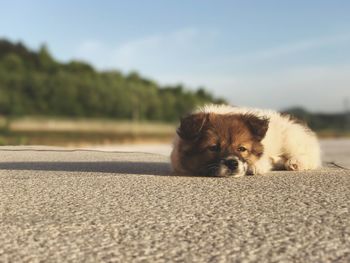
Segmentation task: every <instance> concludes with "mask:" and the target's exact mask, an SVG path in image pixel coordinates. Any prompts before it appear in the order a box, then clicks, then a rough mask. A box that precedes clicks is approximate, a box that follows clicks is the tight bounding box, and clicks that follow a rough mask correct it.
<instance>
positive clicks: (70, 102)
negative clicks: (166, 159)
mask: <svg viewBox="0 0 350 263" xmlns="http://www.w3.org/2000/svg"><path fill="white" fill-rule="evenodd" d="M224 102H225V101H224V100H223V99H220V98H216V97H214V96H213V95H212V94H210V93H209V92H207V91H206V90H205V89H204V88H199V89H197V90H194V91H193V90H189V89H186V88H185V87H183V86H182V85H173V86H161V85H159V84H157V83H156V82H155V81H152V80H150V79H147V78H144V77H142V76H140V75H139V74H138V73H136V72H132V73H129V74H122V73H121V72H119V71H117V70H110V71H97V70H95V69H94V68H93V67H92V66H91V65H89V64H88V63H85V62H82V61H70V62H68V63H61V62H59V61H57V60H55V59H54V58H53V56H52V55H51V54H50V52H49V51H48V48H47V47H46V46H45V45H43V46H41V47H40V49H39V50H37V51H33V50H30V49H28V48H27V47H26V46H25V45H23V44H22V43H20V42H19V43H12V42H10V41H8V40H5V39H0V115H3V116H9V117H12V116H15V117H16V116H24V115H44V116H64V117H94V118H99V117H100V118H115V119H128V120H155V121H174V120H177V119H178V118H179V117H180V116H181V115H183V114H185V113H187V112H188V111H190V110H191V109H193V108H194V107H195V106H198V105H202V104H205V103H224Z"/></svg>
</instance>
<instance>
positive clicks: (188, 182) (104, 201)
mask: <svg viewBox="0 0 350 263" xmlns="http://www.w3.org/2000/svg"><path fill="white" fill-rule="evenodd" d="M322 145H323V147H324V152H325V153H324V158H325V161H326V162H327V164H326V166H327V167H325V168H323V169H320V170H317V171H312V172H304V173H294V172H273V173H270V174H268V175H265V176H249V177H240V178H208V177H185V176H169V175H170V170H169V164H168V157H166V156H164V155H159V154H150V153H125V152H124V153H123V152H101V151H86V150H85V151H83V150H81V151H70V150H60V149H56V150H55V149H52V148H45V147H32V148H28V147H26V148H24V147H0V155H1V158H0V216H1V218H0V219H1V222H0V262H350V171H349V170H347V169H346V168H350V150H349V149H350V147H348V146H349V141H344V142H339V141H326V142H323V144H322ZM337 160H339V163H337ZM333 162H334V163H333ZM339 166H341V167H343V168H340V167H339Z"/></svg>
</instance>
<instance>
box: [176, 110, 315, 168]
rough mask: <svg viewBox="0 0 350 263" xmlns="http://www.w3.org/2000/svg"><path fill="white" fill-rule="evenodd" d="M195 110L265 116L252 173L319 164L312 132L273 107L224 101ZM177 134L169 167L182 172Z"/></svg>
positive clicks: (311, 166)
mask: <svg viewBox="0 0 350 263" xmlns="http://www.w3.org/2000/svg"><path fill="white" fill-rule="evenodd" d="M195 112H205V113H216V114H254V115H255V116H257V117H260V118H268V119H269V120H270V122H269V128H268V130H267V132H266V135H265V137H264V139H263V140H262V144H263V146H264V153H263V155H262V157H261V158H260V159H259V160H258V161H257V162H256V163H255V164H254V167H250V169H251V170H252V172H253V173H254V174H265V173H267V172H268V171H270V170H273V169H281V168H284V169H287V170H311V169H316V168H318V167H320V166H321V157H320V156H321V152H320V146H319V142H318V140H317V137H316V135H315V133H313V132H312V131H311V130H309V129H307V128H306V127H304V126H302V125H300V124H298V123H295V122H293V121H291V120H290V119H289V118H288V117H285V116H281V114H280V113H278V112H276V111H273V110H262V109H254V108H244V107H232V106H227V105H206V106H204V107H201V108H199V109H198V110H196V111H195ZM178 144H179V137H178V136H176V137H175V140H174V147H173V151H172V153H171V162H172V166H173V169H174V170H175V171H177V172H184V171H183V169H182V168H181V167H180V163H179V156H178V154H179V153H178Z"/></svg>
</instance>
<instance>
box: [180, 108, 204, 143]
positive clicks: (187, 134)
mask: <svg viewBox="0 0 350 263" xmlns="http://www.w3.org/2000/svg"><path fill="white" fill-rule="evenodd" d="M208 117H209V114H207V113H202V112H201V113H194V114H190V115H187V116H185V117H183V118H182V119H181V123H180V127H179V128H178V129H177V130H176V132H177V134H178V135H179V136H180V138H181V139H184V140H194V139H196V138H198V136H199V135H200V133H201V131H202V129H203V127H204V125H205V123H206V122H207V121H208Z"/></svg>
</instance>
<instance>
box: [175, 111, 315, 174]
mask: <svg viewBox="0 0 350 263" xmlns="http://www.w3.org/2000/svg"><path fill="white" fill-rule="evenodd" d="M203 116H207V117H206V122H204V124H203V123H200V118H201V117H203ZM191 118H197V119H199V120H197V122H198V121H199V122H198V123H200V125H202V126H203V127H200V128H201V130H200V133H199V134H195V136H196V137H194V138H187V137H186V134H183V133H181V132H185V133H186V132H188V133H190V131H191V130H188V127H187V130H186V127H185V128H183V129H182V130H183V131H181V127H180V128H179V131H178V134H177V135H176V136H175V139H174V147H173V151H172V153H171V163H172V167H173V169H174V171H175V173H179V174H193V175H196V174H198V175H216V176H226V175H235V176H239V175H244V174H265V173H267V172H268V171H270V170H280V169H286V170H293V171H300V170H310V169H316V168H317V167H319V166H320V165H321V159H320V148H319V143H318V140H317V137H316V136H315V134H314V133H313V132H312V131H311V130H310V129H309V128H307V127H306V126H303V125H301V124H299V123H297V122H295V121H294V120H293V119H291V118H290V117H289V116H285V115H281V114H280V113H278V112H276V111H272V110H260V109H252V108H242V107H231V106H226V105H207V106H204V107H202V108H199V109H197V110H196V111H195V112H194V113H193V114H192V115H191V116H190V118H189V120H187V122H188V123H187V124H186V120H185V121H184V122H183V123H182V124H183V126H186V125H187V126H188V125H192V124H193V123H195V121H193V120H192V119H191ZM247 118H248V119H247ZM249 118H251V119H252V120H253V121H255V127H254V129H259V127H256V123H258V124H259V122H256V121H257V120H261V125H264V122H263V121H265V122H266V121H267V125H268V126H267V127H266V129H267V130H265V131H264V132H263V134H260V135H261V136H262V138H259V136H257V135H256V134H255V130H254V129H252V128H251V125H249V121H250V120H249ZM191 123H192V124H191ZM265 124H266V123H265ZM193 125H194V124H193ZM200 125H199V126H200ZM189 128H190V129H194V128H196V127H192V126H189ZM197 128H198V127H197ZM258 132H259V131H258ZM179 134H180V135H181V136H179ZM182 137H183V138H182ZM184 138H185V139H184ZM216 143H218V144H220V145H221V149H220V152H212V151H210V150H209V148H208V147H210V145H214V144H216ZM240 145H243V146H244V147H245V148H247V151H245V152H239V151H238V150H237V149H238V147H239V146H240ZM227 157H229V158H237V160H239V165H238V167H237V169H236V170H235V171H228V170H227V169H226V168H225V167H226V166H225V165H220V164H221V163H220V160H223V159H225V158H227ZM211 167H213V169H212V170H213V171H214V172H211V170H210V168H211Z"/></svg>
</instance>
